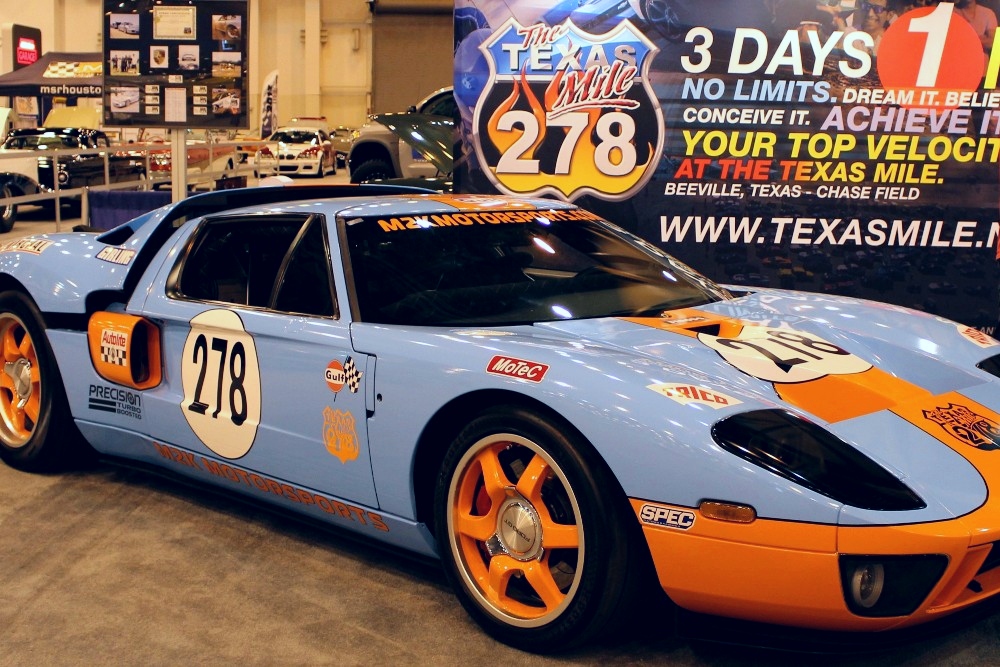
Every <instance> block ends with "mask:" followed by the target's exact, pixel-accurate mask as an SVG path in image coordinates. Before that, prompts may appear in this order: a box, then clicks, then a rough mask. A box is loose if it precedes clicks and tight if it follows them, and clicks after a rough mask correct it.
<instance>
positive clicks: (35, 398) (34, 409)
mask: <svg viewBox="0 0 1000 667" xmlns="http://www.w3.org/2000/svg"><path fill="white" fill-rule="evenodd" d="M41 411H42V401H41V392H39V391H38V390H37V388H35V389H34V390H33V391H32V392H31V396H29V397H28V402H27V403H25V405H24V413H25V414H26V415H27V416H28V417H29V418H30V419H31V421H32V422H33V423H35V424H37V423H38V416H39V414H41Z"/></svg>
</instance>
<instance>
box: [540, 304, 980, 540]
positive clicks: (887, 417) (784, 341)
mask: <svg viewBox="0 0 1000 667" xmlns="http://www.w3.org/2000/svg"><path fill="white" fill-rule="evenodd" d="M904 311H905V312H904ZM535 328H536V329H537V328H542V329H545V330H548V331H551V332H553V333H555V332H559V333H560V334H564V335H566V336H567V337H568V338H571V339H576V340H581V341H588V342H589V343H591V344H592V345H595V346H597V347H598V348H599V349H603V350H605V351H606V354H607V356H608V357H609V358H610V357H611V356H612V355H613V354H614V353H618V360H617V361H616V362H615V363H616V364H617V368H618V370H617V371H615V370H614V368H615V367H614V366H609V365H605V367H604V369H603V370H604V372H605V374H607V373H608V371H609V370H611V371H612V372H614V373H615V375H616V377H623V376H624V372H625V369H626V368H628V369H630V370H633V369H638V370H639V371H640V378H639V379H640V380H642V374H645V377H648V378H649V381H648V383H647V384H646V385H645V387H646V388H647V389H652V390H654V391H658V392H660V393H661V394H662V395H664V396H666V397H668V398H671V399H673V401H672V402H671V401H666V402H664V404H663V405H664V407H663V408H662V410H665V411H668V412H669V413H670V414H672V415H674V416H673V417H672V420H673V421H672V423H675V424H678V425H679V424H682V423H684V421H685V420H690V419H691V418H692V415H693V413H692V412H690V410H688V411H687V412H684V411H683V409H681V408H676V406H675V407H669V406H672V405H673V403H685V402H686V403H688V404H690V403H692V402H694V403H699V402H700V403H701V404H708V403H713V405H711V406H710V407H711V408H712V409H710V410H708V413H711V417H710V420H709V421H708V422H702V423H703V426H701V427H700V428H701V429H703V428H704V426H709V428H711V423H713V422H715V421H718V420H720V419H723V418H725V417H727V416H730V415H732V414H736V413H738V412H744V411H750V410H755V409H787V410H790V411H792V412H795V413H797V414H799V415H801V416H804V417H805V418H807V419H809V420H810V421H813V422H815V423H818V424H821V425H823V426H824V427H825V428H826V429H827V430H829V431H830V432H832V433H834V434H835V435H837V436H838V437H839V438H841V439H842V440H844V441H846V442H848V443H850V444H851V445H852V446H854V447H855V448H857V449H858V450H860V451H862V452H863V453H865V454H866V455H867V456H868V457H869V458H871V459H873V460H875V461H877V462H879V463H880V464H881V465H883V466H884V467H885V468H887V469H888V470H890V471H892V472H893V473H894V474H895V475H896V476H897V477H898V478H900V479H901V480H903V481H904V483H906V484H907V485H909V486H910V487H911V488H912V489H913V490H914V491H915V492H916V493H917V494H918V495H920V496H921V497H922V498H924V499H925V500H926V501H927V502H928V505H929V506H928V508H927V509H926V510H925V511H920V512H914V513H913V515H912V517H913V519H917V518H919V519H920V520H937V519H941V518H946V517H948V518H950V517H956V516H962V515H965V514H968V513H970V512H972V511H974V510H975V509H976V508H978V507H980V506H981V505H982V504H983V503H984V502H986V499H987V498H988V497H991V496H993V495H995V494H996V493H1000V396H998V394H1000V392H997V391H996V389H997V381H996V378H995V377H993V376H992V375H990V374H988V373H987V372H985V371H981V370H979V369H977V368H976V367H975V366H976V364H977V363H978V362H980V361H982V360H984V359H988V358H990V357H992V356H994V355H997V354H998V353H1000V343H998V342H997V341H995V340H994V339H992V338H990V337H989V336H985V335H984V334H982V333H981V332H978V331H976V330H975V329H971V328H969V327H966V326H964V325H960V324H957V323H955V322H952V321H949V320H945V319H943V318H937V317H934V316H931V315H927V314H924V313H918V312H915V311H908V310H906V309H904V308H900V307H896V306H891V305H886V304H875V303H871V302H863V301H860V300H853V299H845V298H840V297H828V296H823V295H810V294H801V293H785V292H781V291H777V290H775V291H761V292H758V293H755V294H753V295H750V296H746V297H743V298H739V299H735V300H732V301H722V302H717V303H713V304H709V305H706V306H704V307H700V308H696V309H685V310H682V311H672V312H670V313H666V314H665V315H664V316H663V317H658V318H607V319H597V320H583V321H567V322H554V323H546V324H541V325H537V326H536V327H535ZM720 341H722V342H721V343H720ZM651 361H652V362H653V363H652V364H650V363H649V362H651ZM643 365H645V367H644V368H643ZM634 397H635V394H633V395H630V398H634ZM672 411H678V412H676V413H675V412H672ZM685 415H687V416H685ZM696 419H704V417H703V416H702V417H696ZM678 420H679V421H678ZM704 432H705V431H703V430H701V431H692V432H691V433H689V434H688V435H687V436H682V437H686V438H688V442H689V443H690V442H692V441H693V438H695V437H697V433H704ZM990 490H992V491H994V492H995V493H994V494H990V493H989V491H990ZM838 511H839V512H840V513H841V517H840V519H839V520H840V521H841V522H843V523H848V524H851V523H853V524H866V523H881V522H884V520H885V519H884V516H879V515H878V513H876V512H871V511H867V510H862V509H858V508H853V507H847V506H845V507H843V508H841V509H840V510H838Z"/></svg>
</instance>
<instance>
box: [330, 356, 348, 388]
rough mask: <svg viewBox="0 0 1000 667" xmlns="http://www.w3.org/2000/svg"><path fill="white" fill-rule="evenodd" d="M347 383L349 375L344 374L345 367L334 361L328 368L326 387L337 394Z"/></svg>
mask: <svg viewBox="0 0 1000 667" xmlns="http://www.w3.org/2000/svg"><path fill="white" fill-rule="evenodd" d="M345 382H347V374H346V373H344V365H343V364H342V363H340V362H339V361H337V360H336V359H334V360H333V361H331V362H330V363H329V364H327V366H326V386H328V387H329V388H330V391H332V392H334V393H336V392H338V391H340V390H341V389H343V388H344V383H345Z"/></svg>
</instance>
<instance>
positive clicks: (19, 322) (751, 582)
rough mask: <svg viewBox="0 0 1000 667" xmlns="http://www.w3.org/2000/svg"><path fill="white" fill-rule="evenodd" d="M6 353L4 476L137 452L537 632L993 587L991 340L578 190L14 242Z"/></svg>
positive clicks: (833, 611)
mask: <svg viewBox="0 0 1000 667" xmlns="http://www.w3.org/2000/svg"><path fill="white" fill-rule="evenodd" d="M0 346H2V348H0V349H2V353H3V373H2V375H0V456H2V458H3V459H4V460H5V461H6V462H7V463H8V464H10V465H12V466H15V467H18V468H22V469H25V470H51V469H57V468H65V467H67V466H71V465H73V464H76V463H79V462H81V461H86V460H89V459H93V458H94V457H95V455H99V456H100V457H102V458H105V459H109V460H115V459H119V460H121V459H125V460H128V461H130V462H132V463H133V464H135V463H141V464H148V465H150V466H156V467H158V468H161V469H166V470H169V471H172V472H174V473H177V474H180V475H185V476H188V477H191V478H194V479H197V480H200V481H203V482H206V483H209V484H213V485H215V486H216V487H218V488H221V489H223V490H226V491H230V492H232V493H239V494H246V495H248V496H251V497H255V498H258V499H261V500H265V501H269V502H271V503H273V504H274V505H276V506H278V507H280V508H284V509H288V510H293V511H295V512H298V513H300V514H302V515H306V516H308V517H311V518H313V519H317V520H319V521H321V522H325V523H326V524H328V525H333V526H339V527H342V528H345V529H350V530H353V531H356V532H357V533H360V534H363V535H366V536H368V537H371V538H373V539H376V540H379V541H382V542H384V543H387V544H390V545H393V546H396V547H400V548H402V549H406V550H409V551H410V552H413V553H415V554H418V555H421V556H427V557H433V558H440V559H441V561H442V562H443V565H444V570H445V572H446V574H447V576H448V578H449V580H450V581H451V583H452V584H453V585H454V587H455V590H456V592H457V595H458V597H459V599H460V600H461V602H462V604H463V605H464V606H465V607H466V609H467V610H468V611H469V613H470V614H471V615H472V616H473V617H474V618H475V620H476V621H477V622H478V623H480V624H481V625H482V627H483V628H484V629H485V630H487V631H488V632H489V633H491V634H492V635H493V636H495V637H497V638H498V639H500V640H502V641H504V642H508V643H510V644H512V645H514V646H517V647H520V648H522V649H525V650H531V651H539V652H545V651H555V650H560V649H566V648H568V647H571V646H574V645H577V644H579V643H580V642H583V641H589V640H592V639H594V638H596V637H599V636H601V635H603V634H606V633H608V632H614V631H615V630H616V629H617V628H620V627H621V626H622V625H623V624H627V623H629V622H630V621H631V620H633V619H634V616H633V613H634V612H635V611H637V610H643V609H648V607H647V606H645V605H644V604H640V603H641V602H644V601H646V600H647V599H648V598H646V596H648V595H655V596H658V597H659V598H661V599H664V600H666V599H669V601H670V603H669V604H670V605H673V606H668V605H664V607H663V608H664V609H682V610H690V611H694V612H700V613H706V614H714V615H719V616H728V617H734V618H740V619H751V620H755V621H762V622H766V623H773V624H781V625H789V626H799V627H804V628H811V629H818V630H836V631H883V630H891V629H895V628H902V627H905V626H912V625H916V624H919V623H924V622H927V621H931V620H934V619H937V618H941V617H944V616H946V615H948V614H950V613H952V612H955V611H959V610H963V609H966V608H969V607H971V606H973V605H976V604H977V603H979V602H981V601H984V600H986V599H987V598H990V597H991V596H994V595H995V594H996V593H997V592H998V591H1000V546H998V545H1000V391H998V389H1000V379H998V377H1000V355H998V353H1000V344H998V342H997V341H995V340H994V339H992V338H990V337H989V336H986V335H984V334H982V333H981V332H979V331H977V330H975V329H970V328H969V327H966V326H963V325H961V324H957V323H955V322H951V321H947V320H943V319H940V318H936V317H933V316H930V315H926V314H922V313H918V312H913V311H909V310H906V309H903V308H899V307H896V306H889V305H885V304H878V303H872V302H863V301H859V300H856V299H847V298H838V297H831V296H824V295H818V294H806V293H796V292H788V291H780V290H772V289H757V288H753V289H752V290H751V289H747V288H735V287H729V288H726V287H722V286H719V285H716V284H714V283H712V282H711V281H710V280H708V279H706V278H705V277H703V276H701V275H699V274H698V273H696V272H695V271H693V270H692V269H690V268H688V267H687V266H685V265H683V264H681V263H680V262H678V261H676V260H675V259H673V258H671V257H669V256H667V255H665V254H664V253H662V252H661V251H660V250H658V249H657V248H655V247H654V246H652V245H651V244H649V243H646V242H645V241H643V240H641V239H638V238H636V237H634V236H633V235H631V234H629V233H627V232H625V231H623V230H621V229H619V228H618V227H616V226H614V225H612V224H610V223H608V222H606V221H604V220H602V219H600V218H599V217H598V216H596V215H594V214H592V213H590V212H588V211H586V210H583V209H580V208H578V207H576V206H573V205H570V204H565V203H559V202H554V201H550V200H523V199H516V198H509V197H491V196H485V195H442V194H437V193H429V192H426V191H418V190H416V189H412V188H404V187H392V186H366V185H361V186H344V187H330V186H326V187H324V186H309V187H298V186H295V187H262V188H254V189H246V190H223V191H217V192H213V193H208V194H204V195H199V196H195V197H191V198H189V199H186V200H184V201H181V202H179V203H176V204H173V205H170V206H167V207H164V208H161V209H158V210H156V211H153V212H151V213H149V214H146V215H143V216H141V217H139V218H137V219H135V220H133V221H132V222H130V223H128V224H126V225H123V226H121V227H118V228H116V229H114V230H111V231H108V232H105V233H101V234H96V233H86V232H78V233H71V234H50V235H40V236H34V237H29V238H25V239H20V240H17V241H12V242H8V243H7V244H4V245H3V246H2V247H0ZM664 593H665V595H664ZM664 622H665V621H664V620H663V619H659V620H658V624H661V623H664Z"/></svg>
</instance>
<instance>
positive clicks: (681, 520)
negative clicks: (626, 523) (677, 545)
mask: <svg viewBox="0 0 1000 667" xmlns="http://www.w3.org/2000/svg"><path fill="white" fill-rule="evenodd" d="M694 518H695V517H694V512H692V511H691V510H689V509H685V508H683V507H671V506H670V505H653V504H651V503H646V504H645V505H643V506H642V507H641V508H640V509H639V519H641V520H642V522H643V523H648V524H652V525H654V526H663V527H664V528H675V529H677V530H688V529H689V528H691V526H693V525H694Z"/></svg>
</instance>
